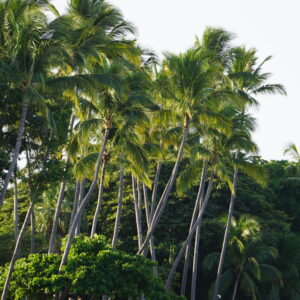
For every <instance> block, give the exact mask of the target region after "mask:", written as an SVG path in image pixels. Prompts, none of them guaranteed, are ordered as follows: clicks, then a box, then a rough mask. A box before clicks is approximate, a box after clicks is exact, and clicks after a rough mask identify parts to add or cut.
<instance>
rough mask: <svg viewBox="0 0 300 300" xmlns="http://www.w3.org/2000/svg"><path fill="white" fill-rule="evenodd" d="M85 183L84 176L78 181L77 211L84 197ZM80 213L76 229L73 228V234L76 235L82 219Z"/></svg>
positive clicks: (78, 232)
mask: <svg viewBox="0 0 300 300" xmlns="http://www.w3.org/2000/svg"><path fill="white" fill-rule="evenodd" d="M85 184H86V179H85V178H84V179H82V181H81V183H80V191H79V197H78V208H77V211H78V210H79V207H80V204H81V203H82V201H83V199H84V191H85ZM82 213H83V212H82ZM82 213H81V214H80V216H79V219H78V222H77V226H76V229H75V236H77V235H79V234H80V229H81V221H82Z"/></svg>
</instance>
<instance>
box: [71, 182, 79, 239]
mask: <svg viewBox="0 0 300 300" xmlns="http://www.w3.org/2000/svg"><path fill="white" fill-rule="evenodd" d="M79 192H80V181H79V180H77V181H76V186H75V194H74V201H73V208H72V213H71V217H70V224H69V230H68V234H69V233H70V230H71V227H72V224H73V221H74V218H75V215H76V213H77V209H78V198H79Z"/></svg>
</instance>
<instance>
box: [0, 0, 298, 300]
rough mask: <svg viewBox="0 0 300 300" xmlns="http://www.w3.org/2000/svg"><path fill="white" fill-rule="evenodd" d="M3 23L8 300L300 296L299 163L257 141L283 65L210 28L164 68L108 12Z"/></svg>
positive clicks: (34, 4)
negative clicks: (270, 155) (273, 157)
mask: <svg viewBox="0 0 300 300" xmlns="http://www.w3.org/2000/svg"><path fill="white" fill-rule="evenodd" d="M0 24H1V27H0V95H1V97H0V105H1V106H0V107H1V109H0V152H1V155H0V191H1V195H0V293H1V295H2V296H1V300H5V299H103V300H107V299H112V300H113V299H116V300H117V299H119V300H122V299H132V300H133V299H145V300H147V299H149V300H150V299H153V300H154V299H155V300H159V299H162V300H168V299H169V300H171V299H172V300H175V299H191V300H195V299H198V298H200V299H207V300H208V299H209V300H217V299H223V300H227V299H228V300H229V299H231V300H237V299H245V300H248V299H249V300H250V299H252V300H256V299H257V300H258V299H264V300H265V299H267V300H271V299H273V300H276V299H282V300H296V299H300V255H299V253H300V236H299V234H300V230H299V228H300V203H299V200H298V199H299V197H300V183H299V180H298V179H299V166H300V164H299V162H300V159H299V152H298V150H297V147H296V145H294V144H290V145H289V146H288V147H287V148H286V150H285V154H287V155H290V156H291V158H292V161H288V160H282V161H266V160H264V159H263V158H261V157H260V156H259V149H258V146H257V145H256V143H255V142H254V140H253V132H254V131H255V128H256V120H255V117H254V115H253V109H252V108H253V107H257V108H258V107H259V103H260V102H261V101H262V98H263V95H265V94H270V95H275V94H281V95H285V94H286V90H285V88H284V86H282V85H281V84H277V83H275V84H274V83H272V82H270V77H271V74H270V73H268V72H267V71H266V69H267V63H268V61H269V60H270V59H271V56H269V57H267V58H265V59H261V58H259V57H258V53H257V51H256V50H255V49H253V48H251V49H248V48H247V47H245V46H233V43H232V40H233V35H232V34H231V33H229V32H227V31H226V30H224V29H222V28H213V27H207V28H206V30H205V31H204V33H203V34H202V35H201V36H199V37H197V38H196V39H195V42H194V44H193V45H191V47H190V48H189V49H187V50H186V51H185V52H183V53H165V54H164V57H163V59H162V61H160V60H159V59H158V57H157V56H156V55H155V54H154V53H153V52H151V51H149V50H146V49H143V48H142V47H141V46H140V45H139V44H138V43H137V40H136V38H135V28H134V26H133V25H132V24H130V23H129V22H127V21H126V20H125V19H124V17H123V16H122V14H121V12H120V11H119V10H118V9H117V8H116V7H114V6H112V5H111V4H109V3H108V2H106V1H104V0H70V1H69V4H68V9H67V11H66V13H64V14H62V15H60V14H59V12H58V11H57V9H56V8H55V7H54V6H53V5H52V4H51V3H50V2H49V1H47V0H30V1H25V0H0ZM28 228H30V230H27V229H28Z"/></svg>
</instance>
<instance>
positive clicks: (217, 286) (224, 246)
mask: <svg viewBox="0 0 300 300" xmlns="http://www.w3.org/2000/svg"><path fill="white" fill-rule="evenodd" d="M237 157H238V154H237ZM237 179H238V169H237V168H235V169H234V175H233V190H232V192H231V198H230V205H229V211H228V218H227V224H226V229H225V233H224V238H223V244H222V251H221V255H220V260H219V266H218V271H217V278H216V282H215V286H214V293H213V300H218V298H217V297H218V294H219V290H220V285H221V275H222V272H223V265H224V260H225V255H226V249H227V245H228V239H229V231H230V224H231V220H232V215H233V210H234V203H235V199H236V194H235V189H236V184H237Z"/></svg>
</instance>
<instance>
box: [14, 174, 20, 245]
mask: <svg viewBox="0 0 300 300" xmlns="http://www.w3.org/2000/svg"><path fill="white" fill-rule="evenodd" d="M14 230H15V240H16V242H17V239H18V236H19V199H18V182H17V177H16V174H15V175H14Z"/></svg>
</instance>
